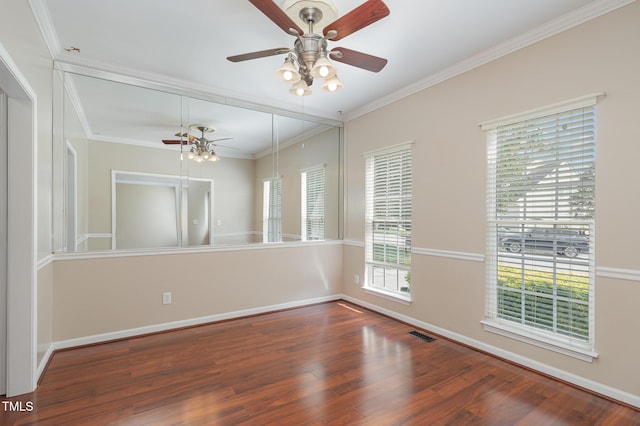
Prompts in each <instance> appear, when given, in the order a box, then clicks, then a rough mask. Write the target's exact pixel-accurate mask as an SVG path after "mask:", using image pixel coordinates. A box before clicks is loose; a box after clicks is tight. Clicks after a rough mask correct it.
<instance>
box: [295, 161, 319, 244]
mask: <svg viewBox="0 0 640 426" xmlns="http://www.w3.org/2000/svg"><path fill="white" fill-rule="evenodd" d="M300 189H301V191H300V199H301V202H300V206H301V216H302V217H301V219H302V220H301V224H302V229H301V235H302V241H310V240H324V199H325V167H324V165H323V166H318V167H314V168H311V169H308V170H304V171H302V172H300Z"/></svg>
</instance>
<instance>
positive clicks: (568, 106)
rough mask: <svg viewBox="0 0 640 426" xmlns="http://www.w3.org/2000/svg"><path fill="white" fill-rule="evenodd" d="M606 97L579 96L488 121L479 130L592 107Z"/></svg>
mask: <svg viewBox="0 0 640 426" xmlns="http://www.w3.org/2000/svg"><path fill="white" fill-rule="evenodd" d="M602 96H606V93H605V92H599V93H592V94H590V95H585V96H580V97H578V98H573V99H569V100H567V101H563V102H558V103H555V104H553V105H548V106H546V107H541V108H534V109H531V110H529V111H524V112H521V113H518V114H513V115H508V116H506V117H502V118H497V119H495V120H488V121H485V122H482V123H480V128H481V129H482V130H484V131H487V130H493V129H496V128H498V127H500V126H506V125H508V124H513V123H517V122H518V121H526V120H530V119H534V118H539V117H541V116H545V115H552V114H557V113H561V112H564V111H568V110H572V109H577V108H583V107H587V106H592V105H595V104H596V103H597V100H598V98H599V97H602Z"/></svg>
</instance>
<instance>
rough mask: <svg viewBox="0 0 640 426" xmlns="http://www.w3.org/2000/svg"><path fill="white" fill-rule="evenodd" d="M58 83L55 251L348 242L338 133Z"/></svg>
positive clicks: (127, 84)
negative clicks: (344, 230) (343, 225)
mask: <svg viewBox="0 0 640 426" xmlns="http://www.w3.org/2000/svg"><path fill="white" fill-rule="evenodd" d="M55 78H56V90H55V93H54V97H55V100H54V101H55V103H56V107H55V108H54V111H56V116H54V164H53V170H54V173H53V176H54V180H55V181H56V182H54V187H55V188H58V189H57V191H56V193H54V236H53V239H54V247H55V250H56V251H57V252H77V251H94V250H143V249H160V248H176V247H194V246H228V245H239V244H255V243H281V242H288V241H316V240H329V239H339V238H341V229H340V228H341V210H342V208H341V182H340V180H341V152H342V127H341V123H339V122H333V121H330V120H326V119H316V118H313V117H309V116H305V115H302V114H295V113H287V112H283V111H277V110H271V109H270V108H267V107H263V106H253V105H247V104H239V103H237V102H233V101H230V100H228V99H222V98H214V97H211V96H196V95H194V94H193V93H185V92H184V91H182V90H175V89H169V88H166V87H158V86H157V85H154V84H151V83H146V82H144V81H141V80H133V79H128V78H124V77H117V76H113V75H108V74H104V73H101V74H100V73H83V72H78V71H77V70H75V71H73V72H72V71H69V70H60V69H58V70H57V71H56V77H55ZM212 160H216V161H212Z"/></svg>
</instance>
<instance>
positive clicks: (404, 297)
mask: <svg viewBox="0 0 640 426" xmlns="http://www.w3.org/2000/svg"><path fill="white" fill-rule="evenodd" d="M362 289H363V290H364V291H365V292H367V293H369V294H373V295H374V296H378V297H382V298H383V299H387V300H392V301H394V302H398V303H402V304H403V305H410V304H411V294H409V293H406V294H402V293H395V292H393V291H388V290H384V289H381V288H378V287H371V286H367V285H365V286H363V287H362Z"/></svg>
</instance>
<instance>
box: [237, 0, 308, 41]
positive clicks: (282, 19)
mask: <svg viewBox="0 0 640 426" xmlns="http://www.w3.org/2000/svg"><path fill="white" fill-rule="evenodd" d="M249 2H250V3H251V4H252V5H254V6H255V7H257V8H258V9H259V10H260V12H262V13H264V14H265V15H267V18H269V19H271V20H272V21H273V22H274V23H275V24H276V25H277V26H279V27H280V28H282V31H284V32H285V33H287V34H291V32H290V31H289V30H290V29H293V30H294V31H295V32H297V33H298V34H300V35H303V34H304V31H302V29H301V28H300V27H299V26H298V25H297V24H296V23H295V22H293V20H292V19H291V18H289V15H287V14H286V13H285V12H284V10H282V9H280V7H279V6H278V5H277V4H275V3H274V1H273V0H249Z"/></svg>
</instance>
